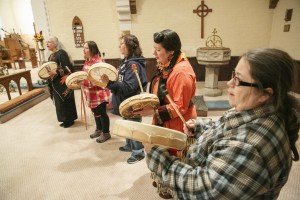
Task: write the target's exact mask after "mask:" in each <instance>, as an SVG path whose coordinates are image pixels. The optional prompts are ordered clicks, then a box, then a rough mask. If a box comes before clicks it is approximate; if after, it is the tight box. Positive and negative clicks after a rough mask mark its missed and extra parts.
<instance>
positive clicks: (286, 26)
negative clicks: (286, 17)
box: [283, 24, 290, 32]
mask: <svg viewBox="0 0 300 200" xmlns="http://www.w3.org/2000/svg"><path fill="white" fill-rule="evenodd" d="M289 31H290V25H289V24H286V25H284V27H283V32H289Z"/></svg>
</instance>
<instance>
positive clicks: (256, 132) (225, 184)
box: [147, 106, 292, 200]
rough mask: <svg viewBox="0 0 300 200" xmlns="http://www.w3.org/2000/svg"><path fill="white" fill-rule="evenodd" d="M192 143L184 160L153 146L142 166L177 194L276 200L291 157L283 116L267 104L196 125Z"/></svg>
mask: <svg viewBox="0 0 300 200" xmlns="http://www.w3.org/2000/svg"><path fill="white" fill-rule="evenodd" d="M197 125H198V127H197V130H200V132H199V135H198V139H197V142H196V143H195V144H193V145H192V146H191V148H190V149H189V152H188V154H187V158H186V160H185V161H184V162H180V161H179V160H178V158H177V157H175V156H171V155H170V154H169V152H168V150H167V149H166V148H163V147H157V146H156V147H153V148H152V150H151V151H150V152H149V153H148V155H147V164H148V168H149V169H150V170H151V171H152V172H154V173H156V175H157V176H158V177H160V179H161V180H162V181H163V183H164V184H166V185H167V186H169V187H170V188H171V189H172V190H173V191H174V195H175V197H177V198H179V199H203V200H204V199H230V200H232V199H243V200H244V199H276V198H277V197H278V195H279V192H280V190H281V188H282V187H283V185H284V184H285V183H286V182H287V179H288V175H289V172H290V168H291V164H292V159H291V158H292V157H291V149H290V145H289V139H288V136H287V133H286V132H285V128H284V122H283V120H282V119H281V118H280V117H279V116H278V115H277V114H276V113H274V108H273V107H272V106H265V107H259V108H256V109H253V110H249V111H243V112H236V111H235V110H234V109H231V110H229V111H227V112H225V113H224V115H223V116H222V117H221V118H220V119H219V120H218V121H216V122H215V123H213V124H211V125H209V126H207V125H206V124H204V123H198V124H197Z"/></svg>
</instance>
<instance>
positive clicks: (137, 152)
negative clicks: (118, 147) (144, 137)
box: [123, 118, 145, 157]
mask: <svg viewBox="0 0 300 200" xmlns="http://www.w3.org/2000/svg"><path fill="white" fill-rule="evenodd" d="M123 119H124V120H129V121H135V122H142V118H131V119H129V118H123ZM125 146H126V147H128V148H129V149H131V150H132V153H131V157H135V156H142V157H144V156H145V153H144V145H143V143H141V142H138V141H135V140H131V139H127V138H126V144H125Z"/></svg>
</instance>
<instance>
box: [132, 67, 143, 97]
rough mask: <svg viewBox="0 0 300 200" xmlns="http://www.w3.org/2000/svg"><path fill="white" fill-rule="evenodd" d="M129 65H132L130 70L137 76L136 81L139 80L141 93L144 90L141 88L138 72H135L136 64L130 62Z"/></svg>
mask: <svg viewBox="0 0 300 200" xmlns="http://www.w3.org/2000/svg"><path fill="white" fill-rule="evenodd" d="M131 67H132V70H133V71H134V73H135V75H136V78H137V80H138V82H139V85H140V89H141V93H142V92H144V90H143V87H142V83H141V79H140V77H139V74H138V72H137V70H136V65H135V64H132V65H131Z"/></svg>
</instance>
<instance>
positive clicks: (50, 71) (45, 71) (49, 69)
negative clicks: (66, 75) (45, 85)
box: [38, 61, 57, 80]
mask: <svg viewBox="0 0 300 200" xmlns="http://www.w3.org/2000/svg"><path fill="white" fill-rule="evenodd" d="M56 69H57V64H56V62H52V61H51V62H46V63H44V64H43V65H42V66H41V68H40V69H39V71H38V76H39V77H40V78H41V79H44V80H47V79H49V78H51V77H53V76H54V75H55V74H56Z"/></svg>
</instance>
